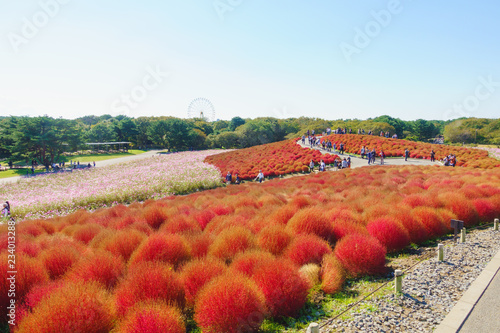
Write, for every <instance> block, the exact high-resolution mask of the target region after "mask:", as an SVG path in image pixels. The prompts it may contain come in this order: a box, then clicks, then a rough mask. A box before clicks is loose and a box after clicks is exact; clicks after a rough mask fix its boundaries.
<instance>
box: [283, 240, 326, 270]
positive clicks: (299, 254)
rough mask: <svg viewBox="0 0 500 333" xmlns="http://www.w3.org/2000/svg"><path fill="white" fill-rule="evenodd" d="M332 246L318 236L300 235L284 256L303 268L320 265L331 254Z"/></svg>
mask: <svg viewBox="0 0 500 333" xmlns="http://www.w3.org/2000/svg"><path fill="white" fill-rule="evenodd" d="M331 252H332V249H331V248H330V245H328V243H327V242H326V241H324V240H323V239H321V238H319V237H318V236H316V235H299V236H297V237H295V238H294V239H293V240H292V242H291V243H290V245H288V247H287V248H286V250H285V252H284V254H283V255H284V256H285V257H286V258H289V259H290V260H292V261H293V262H294V263H295V264H297V265H299V266H302V265H305V264H309V263H314V264H320V263H321V260H323V256H324V255H325V254H328V253H331Z"/></svg>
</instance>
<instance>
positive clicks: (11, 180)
mask: <svg viewBox="0 0 500 333" xmlns="http://www.w3.org/2000/svg"><path fill="white" fill-rule="evenodd" d="M160 151H161V150H150V151H147V152H145V153H142V154H138V155H130V156H125V157H118V158H111V159H109V160H103V161H97V162H96V167H104V166H107V165H112V164H118V163H124V162H129V161H134V160H139V159H143V158H147V157H151V156H154V155H156V154H157V153H158V152H160ZM22 178H23V177H22V176H14V177H9V178H2V179H0V185H2V184H9V183H15V182H17V181H18V180H19V179H22Z"/></svg>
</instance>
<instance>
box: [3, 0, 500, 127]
mask: <svg viewBox="0 0 500 333" xmlns="http://www.w3.org/2000/svg"><path fill="white" fill-rule="evenodd" d="M499 18H500V2H499V1H494V0H484V1H477V2H474V1H470V0H469V1H466V0H454V1H449V0H443V1H417V0H413V1H411V0H401V1H395V0H390V1H385V0H384V1H378V0H377V1H375V0H373V1H346V0H315V1H291V0H288V1H285V0H273V1H269V0H177V1H174V0H157V1H153V0H142V1H137V0H136V1H132V0H120V1H102V0H101V1H97V0H36V1H35V0H23V1H12V0H0V115H3V116H9V115H29V116H37V115H44V114H47V115H49V116H53V117H63V118H71V119H72V118H77V117H80V116H83V115H92V114H93V115H102V114H111V115H113V116H116V115H118V114H125V115H128V116H130V117H139V116H160V115H166V116H176V117H182V118H186V117H187V116H188V111H187V110H188V106H189V104H190V103H191V101H193V100H194V99H196V98H199V97H203V98H206V99H208V100H210V101H211V102H212V104H213V106H214V108H215V112H216V118H219V119H231V118H232V117H234V116H240V117H244V118H255V117H261V116H273V117H277V118H288V117H300V116H308V117H319V118H325V119H340V118H343V119H352V118H358V119H366V118H370V117H376V116H379V115H384V114H387V115H390V116H393V117H398V118H401V119H404V120H413V119H418V118H423V119H450V118H458V117H462V116H466V117H486V118H498V117H500V38H499V37H500V36H499V33H500V19H499Z"/></svg>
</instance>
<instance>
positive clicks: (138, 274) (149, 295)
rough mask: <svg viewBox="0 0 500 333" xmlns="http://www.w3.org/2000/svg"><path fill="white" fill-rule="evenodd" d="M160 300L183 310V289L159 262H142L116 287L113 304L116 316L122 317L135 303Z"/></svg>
mask: <svg viewBox="0 0 500 333" xmlns="http://www.w3.org/2000/svg"><path fill="white" fill-rule="evenodd" d="M145 300H161V301H165V302H167V303H168V304H172V305H176V306H178V307H179V308H181V309H182V308H183V307H184V304H185V298H184V288H183V286H182V282H181V281H180V278H179V277H178V276H177V274H176V273H174V271H173V270H172V269H171V268H169V267H167V266H165V264H162V263H159V262H144V263H141V264H140V265H138V266H137V267H134V268H132V269H130V270H129V272H128V275H127V277H126V278H125V279H124V280H123V281H122V282H121V283H120V284H119V285H118V286H117V287H116V291H115V302H116V309H117V310H118V314H119V315H121V316H124V315H125V314H126V313H127V311H128V310H129V309H130V308H131V307H132V306H134V305H135V304H136V303H138V302H141V301H145Z"/></svg>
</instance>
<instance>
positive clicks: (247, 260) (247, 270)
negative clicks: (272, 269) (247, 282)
mask: <svg viewBox="0 0 500 333" xmlns="http://www.w3.org/2000/svg"><path fill="white" fill-rule="evenodd" d="M273 261H274V256H273V255H272V254H270V253H269V252H264V251H261V250H250V251H247V252H243V253H240V254H238V255H237V256H236V257H235V258H234V260H233V262H232V263H231V269H232V270H236V271H237V272H239V273H242V274H244V275H247V276H252V275H253V273H254V272H255V270H256V269H257V268H258V267H259V266H262V265H269V264H271V262H273Z"/></svg>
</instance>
